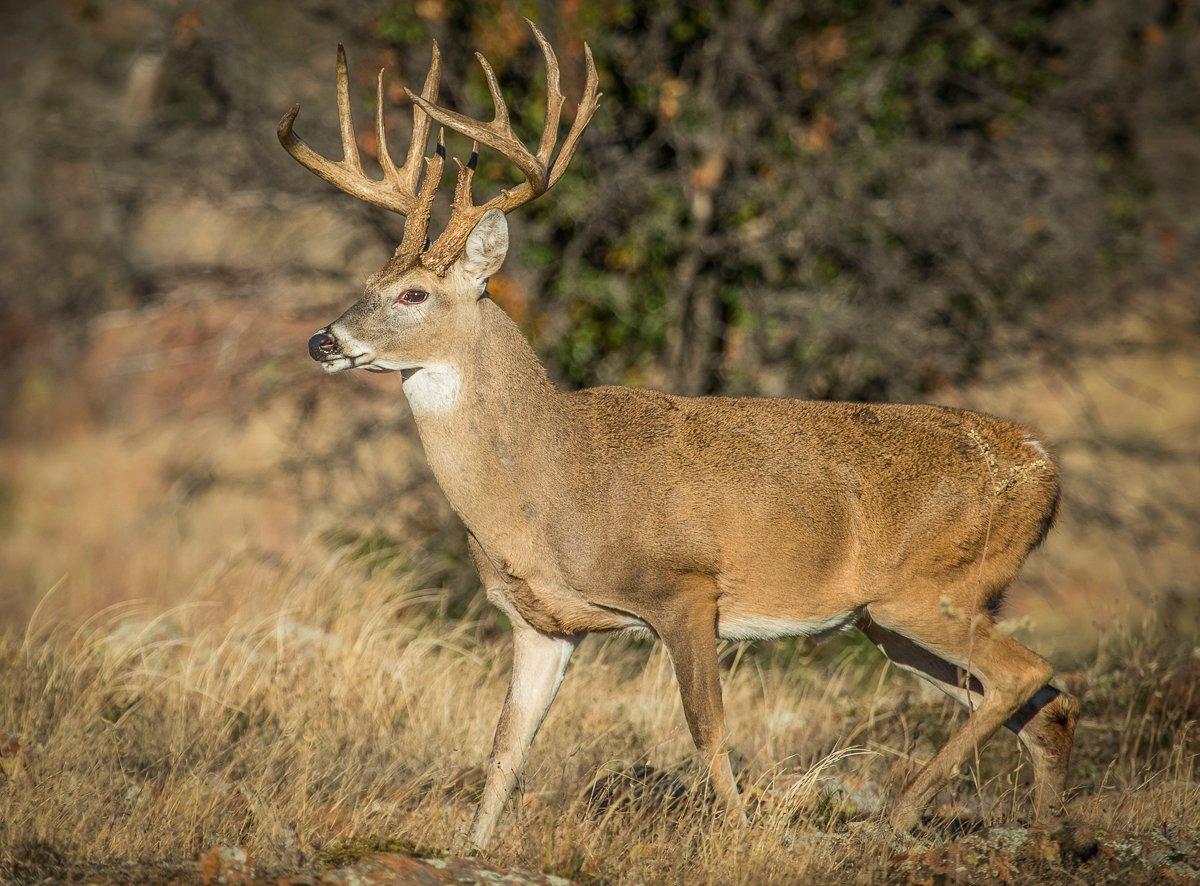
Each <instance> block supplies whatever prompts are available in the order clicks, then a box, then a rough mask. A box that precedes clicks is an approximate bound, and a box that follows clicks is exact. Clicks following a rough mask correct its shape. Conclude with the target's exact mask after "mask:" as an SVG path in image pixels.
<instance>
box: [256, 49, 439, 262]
mask: <svg viewBox="0 0 1200 886" xmlns="http://www.w3.org/2000/svg"><path fill="white" fill-rule="evenodd" d="M441 71H442V61H441V55H440V53H439V52H438V47H437V44H436V43H434V44H433V60H432V61H431V62H430V65H429V73H428V74H427V75H426V77H425V85H424V86H423V87H422V89H421V95H420V96H418V98H419V99H420V100H421V101H423V102H432V101H436V100H437V93H438V84H439V81H440V80H441ZM383 74H384V72H383V70H382V69H381V70H380V71H379V77H378V80H377V83H376V89H377V92H376V97H375V132H376V136H377V138H378V141H379V165H380V166H381V167H382V168H383V179H382V180H376V179H373V178H368V177H367V175H366V173H364V172H363V167H362V161H361V160H360V159H359V156H358V146H357V144H356V143H355V138H354V121H353V118H352V116H351V114H350V78H349V76H348V74H347V72H346V50H345V49H344V48H343V47H342V45H341V44H340V43H339V44H338V49H337V102H338V122H339V125H340V128H341V135H342V159H341V160H340V161H337V162H335V161H333V160H329V159H327V158H325V157H323V156H321V155H320V154H318V153H317V152H316V151H314V150H313V149H312V148H310V147H309V146H308V145H307V144H305V143H304V141H303V140H302V139H301V138H300V137H299V136H297V135H296V134H295V133H294V132H293V131H292V128H293V126H294V125H295V122H296V115H297V114H299V113H300V105H299V104H295V105H293V106H292V108H291V110H289V111H288V112H287V113H286V114H284V115H283V119H282V120H280V121H279V129H278V134H279V143H280V144H281V145H283V147H284V150H286V151H287V152H288V153H289V154H291V155H292V157H294V158H295V159H296V161H297V162H299V163H300V165H301V166H303V167H305V168H306V169H308V170H309V171H310V172H314V173H316V174H317V175H319V176H320V177H321V178H323V179H325V181H327V182H329V183H330V184H331V185H333V186H334V187H335V188H338V189H339V190H342V191H345V192H346V193H347V194H350V195H351V196H353V197H357V198H358V199H360V200H365V201H366V202H368V203H372V204H374V205H375V206H380V207H382V208H384V209H390V210H391V211H392V212H398V213H400V214H401V215H404V216H406V219H405V223H404V239H403V240H402V241H401V243H400V246H399V248H397V250H396V254H397V255H401V254H404V255H409V256H412V257H413V258H415V257H416V256H417V255H418V254H419V253H420V252H421V250H422V249H423V248H424V246H425V244H426V242H427V240H426V232H427V230H428V227H429V214H430V212H431V211H432V209H433V199H434V197H435V195H436V194H437V188H438V184H440V182H441V178H442V165H443V163H444V159H443V158H444V157H445V148H444V147H442V146H441V145H442V138H441V136H440V135H439V137H438V144H439V150H438V152H437V154H436V156H434V157H425V156H424V154H425V143H426V142H427V141H428V139H429V126H430V119H429V115H428V114H427V113H426V112H425V111H424V110H423V109H422V108H421V107H420V106H419V105H417V104H416V102H415V101H414V104H413V128H412V140H411V141H410V143H409V146H408V154H407V155H406V157H405V159H404V163H403V164H402V165H401V166H400V167H399V168H397V167H396V164H395V163H394V162H393V161H392V157H391V154H389V153H388V146H387V133H386V127H385V125H384V113H383V100H384V90H383ZM405 92H406V93H408V94H409V95H410V96H412V93H411V92H409V91H408V89H405ZM422 161H423V163H422ZM422 165H423V166H424V170H425V178H424V182H423V183H422V182H421V170H422ZM418 183H420V187H418Z"/></svg>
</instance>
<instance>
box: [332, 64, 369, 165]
mask: <svg viewBox="0 0 1200 886" xmlns="http://www.w3.org/2000/svg"><path fill="white" fill-rule="evenodd" d="M337 104H338V126H339V127H340V128H341V131H342V164H343V165H344V166H346V167H347V168H348V169H350V170H352V171H354V172H357V173H359V174H361V173H362V171H363V169H362V161H361V160H360V159H359V157H358V144H357V141H356V139H355V137H354V118H353V117H352V116H351V115H350V74H349V73H348V71H347V69H346V47H344V46H342V44H340V43H339V44H338V50H337Z"/></svg>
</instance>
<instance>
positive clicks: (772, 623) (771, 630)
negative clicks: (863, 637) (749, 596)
mask: <svg viewBox="0 0 1200 886" xmlns="http://www.w3.org/2000/svg"><path fill="white" fill-rule="evenodd" d="M857 616H858V613H857V612H856V611H854V610H850V611H847V612H838V613H835V614H833V615H830V616H826V617H823V618H786V617H779V616H774V615H750V614H744V613H739V614H736V615H734V614H728V613H724V612H723V613H721V614H720V616H719V618H718V621H717V636H719V637H720V638H721V639H722V640H773V639H775V638H777V637H813V636H816V635H818V634H827V633H830V632H831V631H837V630H840V629H842V628H844V627H847V626H848V625H850V624H852V623H853V622H854V620H855V618H857Z"/></svg>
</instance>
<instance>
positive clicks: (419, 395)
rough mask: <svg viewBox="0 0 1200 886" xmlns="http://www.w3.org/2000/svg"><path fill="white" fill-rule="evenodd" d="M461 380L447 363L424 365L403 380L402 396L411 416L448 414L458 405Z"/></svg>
mask: <svg viewBox="0 0 1200 886" xmlns="http://www.w3.org/2000/svg"><path fill="white" fill-rule="evenodd" d="M461 387H462V378H461V376H459V374H458V369H457V368H456V367H454V366H452V365H450V364H449V363H426V364H425V365H424V366H423V367H422V368H420V369H418V370H417V371H416V372H414V373H413V374H412V375H410V376H409V377H408V378H406V379H405V380H404V396H405V397H407V398H408V405H409V407H410V408H411V409H412V411H413V415H436V414H437V413H439V412H449V411H450V410H451V409H453V408H454V406H455V404H457V403H458V393H459V389H460V388H461Z"/></svg>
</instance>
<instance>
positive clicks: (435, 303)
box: [279, 19, 600, 372]
mask: <svg viewBox="0 0 1200 886" xmlns="http://www.w3.org/2000/svg"><path fill="white" fill-rule="evenodd" d="M526 21H527V22H528V24H529V27H530V28H531V29H532V30H533V35H534V38H535V39H536V40H537V43H538V46H539V47H540V48H541V50H542V54H543V55H544V56H545V59H546V118H545V125H544V127H543V129H542V136H541V140H540V142H539V143H538V148H537V152H536V153H534V152H532V151H530V150H529V149H528V148H526V147H525V145H524V144H522V142H521V141H520V140H519V139H518V138H517V136H516V134H515V133H514V132H513V129H512V126H511V124H510V123H509V117H508V107H507V105H506V104H505V103H504V98H503V96H502V95H501V94H500V88H499V85H498V84H497V82H496V75H495V73H494V72H493V71H492V67H491V65H489V64H488V62H487V59H485V58H484V57H483V56H482V55H480V54H479V53H476V58H478V59H479V63H480V65H481V66H482V67H483V73H484V75H485V77H486V78H487V85H488V90H489V91H490V92H491V96H492V104H493V106H494V108H495V115H494V116H493V118H492V120H491V121H490V122H483V121H480V120H473V119H471V118H469V117H465V116H463V115H462V114H458V113H455V112H454V111H450V110H447V109H445V108H442V107H439V106H438V105H437V104H435V102H436V101H437V94H438V83H439V79H440V75H441V60H440V57H439V54H438V49H437V44H434V47H433V60H432V62H431V64H430V67H429V73H428V75H427V76H426V78H425V85H424V87H423V88H422V90H421V93H420V94H419V95H417V94H414V93H413V92H411V91H410V90H408V89H407V88H406V89H405V90H404V91H405V93H406V94H407V95H408V98H409V99H410V100H411V101H412V104H413V126H412V140H411V142H410V143H409V146H408V153H407V155H406V157H405V160H404V163H403V164H402V165H401V166H399V167H397V166H396V165H395V163H394V162H393V160H392V158H391V155H390V154H389V153H388V147H387V133H386V126H385V122H384V108H383V104H384V88H383V77H384V71H382V70H381V71H380V72H379V77H378V82H377V95H376V103H375V129H376V135H377V138H378V142H379V165H380V166H381V167H382V170H383V178H382V179H373V178H370V177H368V176H367V175H366V174H365V173H364V171H363V166H362V161H361V160H360V159H359V154H358V148H357V146H356V144H355V133H354V123H353V120H352V117H351V114H350V88H349V77H348V75H347V71H346V53H345V50H344V49H343V48H342V47H341V46H340V45H339V46H338V55H337V94H338V118H339V121H340V127H341V137H342V159H341V160H340V161H337V162H334V161H332V160H329V159H327V158H325V157H323V156H321V155H320V154H318V153H317V152H316V151H314V150H313V149H312V148H310V147H309V146H308V145H307V144H305V143H304V142H303V141H302V140H301V139H300V138H299V137H297V136H296V134H295V133H294V131H293V126H294V124H295V122H296V115H297V114H299V112H300V106H299V105H294V106H293V107H292V109H291V110H290V111H288V112H287V114H285V115H284V117H283V119H282V120H281V121H280V122H279V142H280V144H282V145H283V147H284V149H285V150H286V151H287V152H288V153H289V154H291V155H292V157H294V158H295V159H296V160H297V161H298V162H299V163H300V164H301V165H303V166H304V167H305V168H307V169H309V170H310V171H312V172H314V173H316V174H317V175H319V176H320V177H321V178H323V179H325V180H326V181H327V182H329V183H330V184H332V185H333V186H334V187H336V188H339V189H340V190H342V191H345V192H346V193H347V194H350V195H352V196H354V197H357V198H358V199H360V200H365V201H366V202H368V203H372V204H374V205H375V206H381V207H383V208H384V209H390V210H391V211H392V212H397V213H400V214H401V215H403V216H405V222H404V234H403V237H402V239H401V242H400V245H399V246H398V247H397V248H396V252H395V254H394V255H393V256H392V257H391V259H389V260H388V262H387V264H385V265H384V266H383V267H382V268H381V269H380V270H379V271H377V272H376V273H374V274H372V275H371V277H370V278H368V280H367V283H366V290H365V292H364V294H363V296H362V298H360V299H359V300H358V301H357V302H356V303H355V304H353V305H352V306H351V307H350V308H349V309H347V310H346V312H345V313H343V314H342V315H341V316H340V317H339V318H338V319H337V320H335V321H334V322H333V323H331V324H329V325H328V326H326V327H325V328H324V329H321V330H319V331H318V332H317V333H316V334H315V335H314V336H313V337H312V338H311V339H310V340H309V343H308V349H309V353H310V354H311V355H312V357H313V359H314V360H317V361H318V362H319V363H320V364H321V367H322V368H323V369H325V370H326V371H328V372H337V371H339V370H342V369H353V368H356V367H361V368H364V369H369V370H372V371H375V372H391V371H396V370H417V369H420V368H421V367H424V366H426V365H428V364H430V363H445V362H450V361H452V360H453V357H454V353H455V352H456V351H457V350H459V349H461V348H462V347H464V346H465V345H466V343H468V342H470V341H471V338H472V332H473V331H474V330H475V329H477V328H478V315H479V311H480V307H479V302H480V299H481V298H482V297H483V296H484V294H485V292H486V286H487V280H488V278H489V277H490V276H491V275H492V274H494V273H495V272H496V271H497V270H499V268H500V266H501V264H502V263H503V262H504V256H505V254H506V253H507V251H508V224H507V222H506V221H505V217H504V214H505V213H506V212H509V211H510V210H513V209H515V208H517V207H518V206H521V205H522V204H524V203H528V202H529V201H530V200H532V199H534V198H535V197H538V196H540V195H541V194H544V193H545V192H546V191H548V190H549V189H550V187H551V186H553V185H554V183H555V182H556V181H558V179H559V178H561V177H562V174H563V173H564V172H565V171H566V168H567V165H568V164H569V163H570V162H571V157H572V156H573V155H574V153H575V149H576V147H577V146H578V144H579V138H580V136H581V135H582V134H583V130H584V127H586V126H587V124H588V121H590V120H591V118H592V115H593V114H594V113H595V111H596V107H597V105H598V104H599V101H600V92H599V91H598V89H597V80H598V78H597V76H596V67H595V65H594V64H593V62H592V53H591V50H590V49H589V48H588V47H587V45H586V44H584V54H585V56H586V59H587V81H586V84H585V86H584V91H583V96H582V98H581V99H580V101H579V106H578V110H577V112H576V114H575V121H574V123H572V125H571V129H570V131H569V132H568V134H567V138H566V140H565V141H564V142H563V144H562V147H561V149H560V150H559V151H558V154H557V156H555V146H556V143H557V141H558V125H559V118H560V114H561V112H562V104H563V94H562V92H561V91H560V89H559V70H558V60H557V58H555V55H554V50H553V49H551V47H550V44H549V43H548V42H547V41H546V38H545V37H544V36H543V35H542V32H541V31H540V30H538V28H537V26H536V25H534V23H533V22H531V21H529V20H528V19H526ZM431 119H432V120H436V121H437V122H438V123H440V124H441V125H442V126H443V127H448V128H450V129H451V130H454V131H456V132H459V133H461V134H463V135H466V136H468V137H470V138H471V139H473V143H472V146H471V155H470V159H469V160H468V161H467V162H466V163H462V162H460V161H459V160H458V158H454V164H455V167H456V169H457V180H456V183H455V186H454V196H453V200H452V201H451V207H450V218H449V221H448V222H447V223H446V226H445V228H444V230H443V231H442V233H441V234H439V235H438V237H437V238H436V239H435V240H433V241H432V242H431V241H430V238H429V220H430V215H431V213H432V210H433V202H434V199H435V197H436V196H437V190H438V186H439V185H440V184H441V180H442V173H443V167H444V165H445V159H446V147H445V137H444V130H439V133H438V139H437V146H436V149H435V152H434V155H433V156H432V157H430V156H425V146H426V142H427V141H428V137H429V128H430V121H431ZM480 143H482V144H484V145H487V146H488V147H490V148H493V149H494V150H496V151H499V152H500V153H501V154H503V155H504V156H505V157H507V158H508V159H510V160H511V161H512V162H513V163H514V164H515V165H516V166H517V168H518V169H520V171H521V173H522V175H523V177H524V179H525V180H524V181H523V182H522V183H521V184H520V185H517V186H516V187H514V188H510V189H504V190H501V192H500V193H499V194H497V195H496V196H494V197H492V198H491V199H490V200H487V201H486V202H484V203H480V204H476V203H475V202H474V199H473V198H472V196H471V181H472V179H473V178H474V175H475V166H476V161H477V159H478V146H479V144H480Z"/></svg>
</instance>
